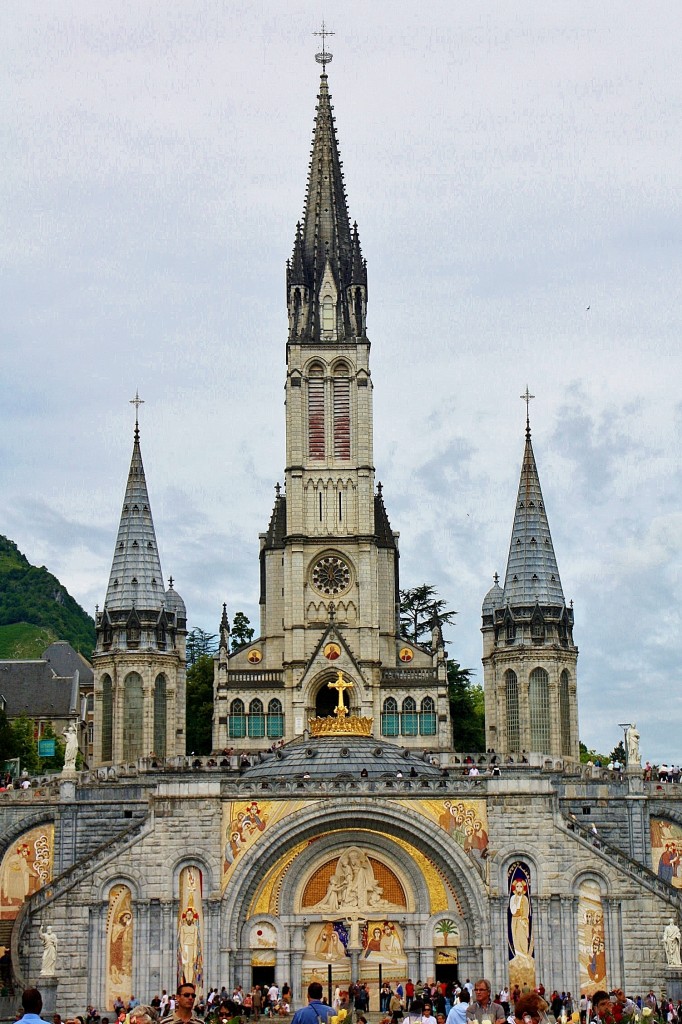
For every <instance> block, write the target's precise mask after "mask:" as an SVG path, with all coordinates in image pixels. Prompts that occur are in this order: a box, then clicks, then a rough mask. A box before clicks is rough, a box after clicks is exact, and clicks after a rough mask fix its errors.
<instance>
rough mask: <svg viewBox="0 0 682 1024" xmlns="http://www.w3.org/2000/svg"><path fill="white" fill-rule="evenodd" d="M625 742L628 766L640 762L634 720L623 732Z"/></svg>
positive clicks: (637, 734)
mask: <svg viewBox="0 0 682 1024" xmlns="http://www.w3.org/2000/svg"><path fill="white" fill-rule="evenodd" d="M625 742H626V744H627V755H628V766H629V765H631V764H640V759H639V733H638V732H637V723H636V722H633V723H632V725H630V726H628V729H627V732H626V733H625Z"/></svg>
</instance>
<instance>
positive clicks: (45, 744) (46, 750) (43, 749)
mask: <svg viewBox="0 0 682 1024" xmlns="http://www.w3.org/2000/svg"><path fill="white" fill-rule="evenodd" d="M54 753H55V747H54V740H53V739H51V740H38V757H54Z"/></svg>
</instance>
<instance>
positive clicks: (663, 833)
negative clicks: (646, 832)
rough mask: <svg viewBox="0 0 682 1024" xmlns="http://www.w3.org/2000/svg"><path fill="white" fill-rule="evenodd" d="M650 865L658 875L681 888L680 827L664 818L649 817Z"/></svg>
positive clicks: (681, 845)
mask: <svg viewBox="0 0 682 1024" xmlns="http://www.w3.org/2000/svg"><path fill="white" fill-rule="evenodd" d="M650 835H651V867H652V870H653V871H655V872H656V874H657V875H658V877H659V878H660V879H661V880H662V881H664V882H667V883H668V884H669V885H672V886H673V888H675V889H682V868H681V867H680V864H682V827H680V826H679V825H677V824H675V823H674V822H672V821H666V820H665V818H651V822H650Z"/></svg>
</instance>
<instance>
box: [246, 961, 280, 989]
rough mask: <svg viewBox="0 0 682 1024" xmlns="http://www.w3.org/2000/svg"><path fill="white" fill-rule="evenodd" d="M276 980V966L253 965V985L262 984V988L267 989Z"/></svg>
mask: <svg viewBox="0 0 682 1024" xmlns="http://www.w3.org/2000/svg"><path fill="white" fill-rule="evenodd" d="M274 980H275V967H274V964H273V966H272V967H252V968H251V985H252V986H253V985H260V987H261V990H262V989H265V990H266V991H267V990H268V989H269V988H270V986H271V985H272V983H273V982H274Z"/></svg>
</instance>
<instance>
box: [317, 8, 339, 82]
mask: <svg viewBox="0 0 682 1024" xmlns="http://www.w3.org/2000/svg"><path fill="white" fill-rule="evenodd" d="M313 35H314V36H321V37H322V51H321V53H316V54H315V60H316V61H317V63H318V64H321V65H322V74H323V75H326V73H327V64H331V62H332V57H333V56H334V54H333V53H330V52H329V50H328V49H327V48H326V46H325V39H326V38H327V36H333V35H336V33H335V32H330V31H329V29H327V28H325V27H324V21H323V22H322V31H321V32H313Z"/></svg>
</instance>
